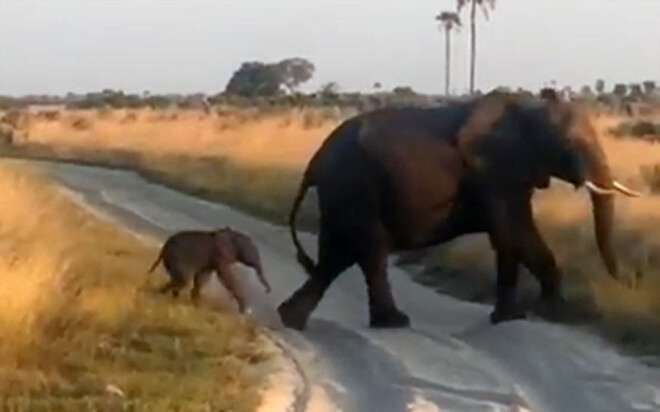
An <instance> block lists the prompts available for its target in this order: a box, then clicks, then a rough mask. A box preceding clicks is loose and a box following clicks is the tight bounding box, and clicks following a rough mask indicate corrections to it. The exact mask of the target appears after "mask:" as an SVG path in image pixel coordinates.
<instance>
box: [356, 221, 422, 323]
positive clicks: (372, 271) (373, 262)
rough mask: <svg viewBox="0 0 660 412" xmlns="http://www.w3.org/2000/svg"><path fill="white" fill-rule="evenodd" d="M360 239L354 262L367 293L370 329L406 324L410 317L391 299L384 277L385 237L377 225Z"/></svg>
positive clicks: (390, 292) (387, 283)
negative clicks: (356, 263)
mask: <svg viewBox="0 0 660 412" xmlns="http://www.w3.org/2000/svg"><path fill="white" fill-rule="evenodd" d="M365 235H366V236H365V238H364V239H360V240H362V241H361V242H360V253H359V259H358V264H359V265H360V268H361V269H362V272H363V274H364V279H365V282H366V284H367V292H368V295H369V325H370V326H371V327H373V328H401V327H407V326H410V318H409V317H408V315H406V314H405V313H403V312H401V311H400V310H399V309H398V308H397V307H396V303H395V302H394V296H393V295H392V288H391V286H390V282H389V280H388V278H387V253H388V249H387V239H386V234H385V230H384V229H383V228H382V226H381V225H380V224H374V228H373V229H372V230H368V231H365Z"/></svg>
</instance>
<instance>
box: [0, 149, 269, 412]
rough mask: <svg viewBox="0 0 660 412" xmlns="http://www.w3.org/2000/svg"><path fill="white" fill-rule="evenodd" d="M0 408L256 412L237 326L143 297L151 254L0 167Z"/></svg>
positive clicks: (254, 386) (41, 185)
mask: <svg viewBox="0 0 660 412" xmlns="http://www.w3.org/2000/svg"><path fill="white" fill-rule="evenodd" d="M0 192H1V193H2V194H3V201H2V207H1V208H0V285H2V286H1V287H0V337H1V338H0V409H1V410H14V411H22V410H69V411H79V410H118V409H122V410H123V409H125V408H129V409H131V408H132V409H131V410H150V411H151V410H153V411H165V410H206V409H212V410H236V411H249V410H254V408H255V406H256V403H257V402H258V396H257V391H258V385H259V384H260V382H261V375H262V374H263V371H264V365H265V363H264V362H265V360H266V359H267V357H268V356H267V354H266V353H265V352H264V350H263V348H262V342H261V337H260V336H261V335H260V334H259V333H258V331H257V330H256V328H255V326H254V325H253V324H252V323H250V322H249V321H247V320H246V319H244V318H239V317H237V316H235V315H232V314H230V313H224V312H222V313H216V312H211V311H210V310H206V309H203V308H201V309H194V308H192V307H191V305H189V304H187V302H183V301H180V302H175V301H172V300H171V299H168V298H165V297H162V296H156V295H155V294H153V293H151V292H150V290H152V289H153V288H154V287H156V283H160V282H162V281H163V280H164V279H156V278H155V275H154V276H152V277H149V276H148V275H147V274H146V269H147V268H148V265H149V264H150V263H151V262H152V261H153V259H154V256H155V255H156V254H157V248H155V247H154V246H148V245H145V244H143V243H141V242H139V241H138V240H137V239H136V238H135V237H134V236H132V235H130V234H127V233H126V232H123V231H120V230H119V229H117V228H115V227H114V226H112V225H111V224H109V223H107V222H105V221H100V220H98V219H97V218H95V217H93V216H91V215H90V214H88V213H87V212H86V211H84V210H82V209H79V208H77V207H76V206H74V205H72V204H71V201H70V200H69V199H68V198H66V197H65V196H63V195H62V194H61V192H59V191H58V190H57V188H56V187H54V186H51V185H50V184H49V183H48V182H46V181H45V180H43V178H41V177H40V176H39V175H37V174H36V173H35V172H33V171H31V170H30V169H28V168H27V167H26V166H25V165H21V164H16V163H11V162H7V161H2V162H0Z"/></svg>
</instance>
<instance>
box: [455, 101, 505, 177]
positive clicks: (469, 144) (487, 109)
mask: <svg viewBox="0 0 660 412" xmlns="http://www.w3.org/2000/svg"><path fill="white" fill-rule="evenodd" d="M509 105H510V101H509V99H508V98H507V97H506V96H504V95H502V94H500V93H491V94H487V95H486V96H484V97H483V98H481V99H480V100H478V101H477V102H475V104H474V108H473V110H472V114H471V115H470V117H469V118H468V120H467V122H466V123H465V124H464V125H463V127H462V128H461V129H460V131H459V132H458V139H457V147H458V151H459V153H460V154H461V156H462V157H463V160H464V162H465V164H466V165H467V167H468V168H470V169H472V170H479V169H480V168H482V167H484V166H485V163H484V162H485V161H486V160H487V159H484V153H481V150H480V147H481V146H482V145H483V144H484V140H485V139H487V138H488V136H489V135H490V134H491V133H492V131H493V129H494V127H495V125H496V124H497V122H498V121H499V120H500V119H501V118H502V117H503V116H504V114H505V113H506V111H507V109H508V107H509Z"/></svg>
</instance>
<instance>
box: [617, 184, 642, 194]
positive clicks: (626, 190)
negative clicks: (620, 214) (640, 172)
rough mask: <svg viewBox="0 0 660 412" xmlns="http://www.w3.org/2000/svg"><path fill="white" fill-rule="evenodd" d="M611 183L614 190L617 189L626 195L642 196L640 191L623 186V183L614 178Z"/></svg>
mask: <svg viewBox="0 0 660 412" xmlns="http://www.w3.org/2000/svg"><path fill="white" fill-rule="evenodd" d="M613 184H614V188H615V189H616V190H618V191H619V192H621V193H623V194H624V195H626V196H630V197H640V196H642V193H640V192H636V191H634V190H632V189H630V188H629V187H626V186H624V185H623V183H619V182H618V181H616V180H615V181H614V183H613Z"/></svg>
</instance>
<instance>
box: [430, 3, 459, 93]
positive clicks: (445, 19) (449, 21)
mask: <svg viewBox="0 0 660 412" xmlns="http://www.w3.org/2000/svg"><path fill="white" fill-rule="evenodd" d="M435 19H436V20H438V21H439V22H440V28H441V29H443V30H444V31H445V94H446V95H449V82H450V75H449V73H450V70H451V65H450V59H451V53H450V50H451V31H452V30H453V29H454V28H455V27H456V28H458V27H460V25H461V20H460V18H459V17H458V13H454V12H451V11H443V12H442V13H440V14H438V15H437V16H435Z"/></svg>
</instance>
